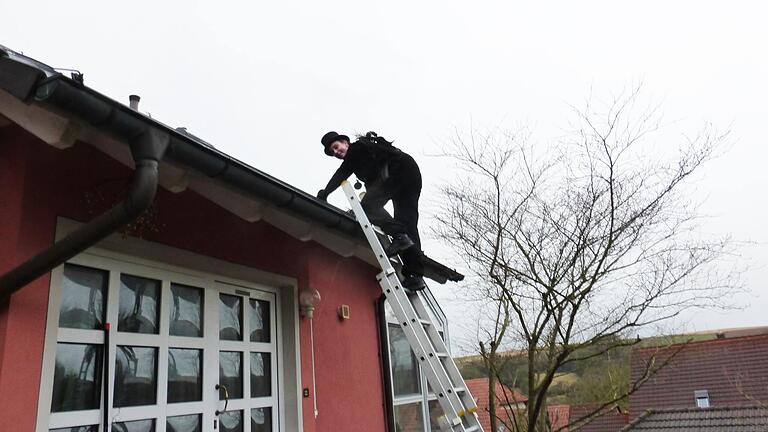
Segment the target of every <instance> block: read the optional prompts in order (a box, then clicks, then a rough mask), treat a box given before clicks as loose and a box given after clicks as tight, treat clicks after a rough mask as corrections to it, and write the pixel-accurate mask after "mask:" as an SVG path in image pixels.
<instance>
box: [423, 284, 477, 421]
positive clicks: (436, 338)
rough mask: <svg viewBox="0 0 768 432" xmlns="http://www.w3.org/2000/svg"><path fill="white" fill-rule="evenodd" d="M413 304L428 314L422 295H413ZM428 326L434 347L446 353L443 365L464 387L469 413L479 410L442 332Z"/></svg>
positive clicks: (456, 384) (455, 381)
mask: <svg viewBox="0 0 768 432" xmlns="http://www.w3.org/2000/svg"><path fill="white" fill-rule="evenodd" d="M411 305H412V306H413V307H414V310H415V311H416V313H417V314H418V315H420V316H424V315H426V313H427V310H426V307H425V306H424V304H423V302H422V299H421V298H420V297H418V296H411ZM426 327H427V328H426V332H427V334H428V336H429V338H430V341H431V343H432V345H433V347H434V348H435V350H436V351H437V352H439V353H442V354H444V357H442V358H441V360H442V362H443V367H444V368H445V370H446V372H447V373H448V376H449V377H450V378H451V381H452V383H453V386H454V388H461V389H463V391H462V392H461V393H460V398H461V400H462V404H463V406H464V407H465V408H466V409H467V411H468V414H469V413H470V412H475V411H476V410H477V403H476V402H475V399H474V398H473V397H472V394H471V393H470V391H469V388H468V387H467V383H466V382H465V381H464V377H463V376H461V372H460V371H459V368H458V366H456V362H454V361H453V358H452V357H451V355H450V353H449V352H448V347H447V345H446V344H445V341H444V340H443V338H442V337H441V336H440V332H438V331H437V328H436V327H435V326H433V325H427V326H426Z"/></svg>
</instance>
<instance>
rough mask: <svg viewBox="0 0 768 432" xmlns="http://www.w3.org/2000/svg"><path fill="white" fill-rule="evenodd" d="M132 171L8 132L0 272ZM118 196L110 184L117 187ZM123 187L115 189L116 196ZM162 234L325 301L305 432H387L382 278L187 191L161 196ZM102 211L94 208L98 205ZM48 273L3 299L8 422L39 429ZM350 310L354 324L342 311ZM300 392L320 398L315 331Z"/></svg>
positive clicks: (2, 135) (0, 351)
mask: <svg viewBox="0 0 768 432" xmlns="http://www.w3.org/2000/svg"><path fill="white" fill-rule="evenodd" d="M130 174H131V170H130V169H128V168H126V167H125V166H123V165H121V164H119V163H117V162H116V161H114V160H113V159H111V158H109V157H108V156H106V155H104V154H103V153H101V152H99V151H98V150H95V149H94V148H92V147H91V146H90V145H88V144H85V143H77V144H76V145H75V146H74V147H72V148H69V149H66V150H58V149H55V148H53V147H51V146H48V145H47V144H45V143H43V142H42V141H40V140H38V139H37V138H35V137H34V136H32V135H30V134H29V133H27V132H26V131H24V130H23V129H21V128H20V127H17V126H15V125H11V126H7V127H4V128H1V129H0V244H1V245H2V246H0V273H4V272H6V271H8V270H9V269H11V268H13V267H14V266H15V265H17V264H19V263H21V262H22V261H23V260H24V259H26V258H28V257H30V256H32V255H33V254H34V253H36V252H38V251H40V250H42V249H44V248H46V247H47V246H49V245H50V244H51V243H52V242H53V240H54V236H55V228H56V221H57V217H60V216H62V217H66V218H69V219H73V220H77V221H81V222H87V221H89V220H90V219H92V218H93V216H94V215H95V214H97V213H98V212H100V211H101V210H103V209H104V208H105V207H101V208H98V209H97V210H98V211H96V212H94V206H93V205H89V204H87V203H86V201H87V200H86V193H87V192H88V191H93V190H94V188H96V187H101V186H100V185H108V184H110V183H111V184H113V185H114V184H117V185H124V184H127V183H126V182H127V180H128V179H129V177H130ZM109 187H112V186H109ZM117 189H119V187H117V188H116V189H115V190H117ZM156 206H157V218H158V219H157V224H156V225H157V226H158V227H159V230H158V231H157V232H150V233H147V235H146V239H147V240H149V241H151V242H156V243H160V244H164V245H168V246H172V247H175V248H180V249H184V250H188V251H191V252H194V253H197V254H201V255H205V256H208V257H213V258H216V259H219V260H225V261H228V262H233V263H236V264H240V265H244V266H248V267H252V268H256V269H259V270H263V271H267V272H271V273H276V274H280V275H284V276H288V277H291V278H295V279H296V280H297V281H298V286H299V288H303V287H307V286H311V287H313V288H315V289H317V290H318V291H320V293H321V294H322V301H321V303H320V304H319V306H318V308H317V309H316V311H315V318H314V346H315V367H316V386H317V395H318V401H317V403H318V411H319V415H318V417H317V418H315V416H314V415H313V410H314V408H313V403H312V398H304V399H303V400H302V402H303V417H304V418H303V424H304V430H305V431H309V432H313V431H359V430H363V429H361V427H363V426H362V425H364V430H369V431H377V430H385V419H384V408H383V404H384V391H383V384H382V371H381V360H380V356H379V352H380V345H379V344H380V341H379V335H378V324H377V316H376V302H377V299H378V298H379V296H380V294H381V292H380V290H379V288H378V285H377V284H376V281H375V278H374V275H375V273H376V270H375V269H374V268H373V267H371V266H369V265H367V264H365V263H363V262H361V261H359V260H358V259H355V258H343V257H341V256H339V255H336V254H334V253H333V252H331V251H329V250H328V249H326V248H324V247H322V246H321V245H319V244H317V243H315V242H312V241H309V242H302V241H299V240H297V239H295V238H293V237H291V236H289V235H287V234H285V233H283V232H281V231H279V230H277V229H275V228H273V227H272V226H270V225H268V224H266V223H264V222H255V223H250V222H247V221H244V220H242V219H240V218H238V217H236V216H235V215H233V214H231V213H230V212H228V211H226V210H224V209H223V208H221V207H219V206H217V205H215V204H213V203H211V202H210V201H208V200H206V199H204V198H203V197H201V196H199V195H197V194H196V193H194V192H191V191H185V192H181V193H177V194H174V193H170V192H168V191H166V190H164V189H162V188H161V189H160V190H159V191H158V196H157V200H156ZM96 207H98V204H97V205H96ZM49 284H50V278H49V275H46V276H43V277H41V278H39V279H38V280H36V281H34V282H32V283H30V284H29V285H28V286H26V287H24V288H23V289H21V290H20V291H18V292H16V293H15V294H14V295H13V296H11V297H10V299H5V300H1V301H0V418H3V419H14V421H15V424H16V427H15V430H19V431H31V430H33V429H34V428H35V421H36V414H37V406H38V392H39V387H40V376H41V364H42V353H43V344H44V332H45V323H46V313H47V306H48V305H47V301H48V289H49ZM340 304H347V305H349V306H350V308H351V310H352V314H353V315H352V319H350V320H347V321H341V320H339V319H338V318H337V316H336V308H337V307H338V306H339V305H340ZM299 333H300V350H301V387H304V388H309V389H312V373H311V357H310V352H311V349H310V335H309V321H308V320H301V322H300V325H299Z"/></svg>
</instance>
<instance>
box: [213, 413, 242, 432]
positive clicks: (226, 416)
mask: <svg viewBox="0 0 768 432" xmlns="http://www.w3.org/2000/svg"><path fill="white" fill-rule="evenodd" d="M219 423H220V424H221V432H243V412H242V411H227V412H225V413H222V414H221V415H219Z"/></svg>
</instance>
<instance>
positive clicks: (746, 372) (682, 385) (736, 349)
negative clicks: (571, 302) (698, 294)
mask: <svg viewBox="0 0 768 432" xmlns="http://www.w3.org/2000/svg"><path fill="white" fill-rule="evenodd" d="M677 350H679V353H678V354H677V355H676V356H675V358H673V359H672V360H671V363H670V364H669V365H667V366H666V367H665V368H663V369H662V370H660V371H659V372H658V373H657V374H656V376H654V377H653V378H651V379H650V380H648V382H647V383H645V385H644V386H642V387H641V388H640V389H639V390H638V391H636V392H635V393H634V394H632V395H631V396H630V413H631V416H632V418H635V417H637V416H638V415H639V414H640V413H642V412H644V411H646V410H648V409H654V408H663V409H670V408H689V407H695V406H696V403H695V399H694V391H696V390H707V391H708V393H709V403H710V405H711V406H713V407H719V406H739V405H749V404H753V403H754V402H753V401H754V400H759V401H768V335H760V336H747V337H738V338H725V339H714V340H707V341H699V342H691V343H689V344H688V345H674V346H671V347H665V348H660V349H657V348H643V349H636V350H634V351H633V352H632V358H631V379H632V382H635V381H636V380H637V379H638V378H639V377H640V375H641V374H642V372H643V370H644V365H645V363H646V361H647V360H648V359H649V358H651V356H652V355H654V353H655V354H656V357H657V359H656V364H659V363H660V362H661V361H663V360H664V359H667V358H669V356H671V355H672V353H674V352H675V351H677Z"/></svg>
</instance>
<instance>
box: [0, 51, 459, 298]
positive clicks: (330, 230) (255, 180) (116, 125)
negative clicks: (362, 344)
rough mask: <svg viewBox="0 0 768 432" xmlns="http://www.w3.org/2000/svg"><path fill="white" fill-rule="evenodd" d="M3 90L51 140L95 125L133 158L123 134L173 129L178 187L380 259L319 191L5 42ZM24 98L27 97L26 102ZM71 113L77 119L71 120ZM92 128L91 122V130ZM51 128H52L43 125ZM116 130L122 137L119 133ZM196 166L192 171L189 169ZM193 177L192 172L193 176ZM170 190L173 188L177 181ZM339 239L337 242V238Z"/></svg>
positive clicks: (438, 269)
mask: <svg viewBox="0 0 768 432" xmlns="http://www.w3.org/2000/svg"><path fill="white" fill-rule="evenodd" d="M0 90H3V92H0V96H2V102H3V103H4V105H6V106H5V108H8V107H9V106H11V105H12V106H11V107H10V108H9V109H11V110H15V111H14V113H15V115H9V114H8V113H6V112H5V111H4V112H3V114H6V117H8V118H9V119H10V120H11V121H13V122H15V123H18V124H20V125H22V127H25V128H29V127H33V126H34V122H35V121H36V119H39V120H41V121H43V120H47V121H48V122H50V123H51V124H54V125H55V127H57V128H59V129H61V130H60V131H59V132H57V135H59V137H53V138H51V139H50V140H48V139H46V142H48V143H49V144H52V145H57V146H59V145H60V146H62V147H66V146H67V145H71V143H60V142H58V141H57V140H59V139H60V137H67V138H66V139H67V140H69V139H72V137H74V139H77V138H79V136H80V130H81V126H82V127H87V128H92V130H93V132H96V133H91V134H88V137H89V143H91V144H94V143H93V142H91V141H98V143H96V144H98V145H96V147H97V148H99V149H101V150H103V151H105V150H109V154H110V155H111V156H113V157H115V158H116V159H118V160H120V161H121V162H123V163H126V164H129V165H130V164H131V163H132V161H131V160H130V155H129V154H128V152H126V151H125V148H123V149H117V150H115V149H116V147H119V146H120V144H122V145H123V147H127V145H126V143H125V141H124V137H126V136H135V134H137V133H139V132H141V131H145V130H148V129H151V130H155V131H161V132H162V133H163V134H167V135H168V136H169V148H168V151H167V152H166V156H165V157H164V158H163V164H162V165H161V168H160V172H161V173H160V174H161V184H163V182H164V180H165V182H166V184H164V186H167V183H168V182H170V183H173V185H174V186H173V187H177V188H178V189H179V190H183V189H185V188H187V187H189V188H190V189H193V190H195V191H196V192H197V193H199V194H201V195H203V196H205V197H206V198H208V199H210V200H212V201H213V202H215V203H217V204H219V205H221V206H222V207H225V208H227V209H228V210H230V211H232V212H233V213H235V214H238V215H239V216H241V217H243V218H245V219H247V220H260V219H264V220H266V221H267V222H268V223H270V224H272V225H274V226H276V227H277V228H279V229H281V230H284V231H286V232H288V233H289V234H291V235H293V236H294V237H297V238H299V239H301V240H309V239H312V240H315V241H317V242H319V243H321V244H323V245H325V246H326V247H330V248H331V249H333V250H335V251H337V252H339V253H342V254H344V255H347V256H348V255H355V256H357V257H359V258H361V259H364V260H366V261H368V262H370V263H371V264H374V265H375V263H376V261H375V257H373V254H372V252H371V251H370V247H368V245H367V242H366V240H365V238H364V235H363V234H362V230H360V228H359V226H358V224H357V222H356V221H355V219H354V217H353V216H352V215H351V214H349V213H347V212H344V211H342V210H340V209H338V208H336V207H334V206H332V205H329V204H327V203H324V202H321V201H319V200H317V199H315V197H314V196H312V195H310V194H308V193H306V192H304V191H301V190H299V189H297V188H295V187H293V186H291V185H289V184H287V183H285V182H282V181H280V180H278V179H276V178H274V177H272V176H270V175H268V174H266V173H264V172H262V171H260V170H258V169H256V168H254V167H252V166H249V165H248V164H246V163H244V162H242V161H239V160H237V159H235V158H233V157H232V156H230V155H228V154H225V153H223V152H221V151H220V150H218V149H216V148H215V147H213V146H212V145H211V144H209V143H207V142H205V141H203V140H201V139H199V138H197V137H195V136H194V135H192V134H190V133H189V132H187V131H186V130H184V129H174V128H172V127H170V126H167V125H165V124H163V123H161V122H159V121H157V120H155V119H152V118H150V117H148V116H146V115H144V114H142V113H140V112H137V111H134V110H132V109H130V108H128V107H127V106H125V105H124V104H121V103H119V102H117V101H115V100H113V99H110V98H109V97H107V96H105V95H104V94H101V93H99V92H97V91H95V90H93V89H91V88H89V87H87V86H85V85H84V84H83V83H82V76H80V80H78V81H76V80H74V79H70V78H68V77H66V76H64V75H62V74H61V73H59V72H57V71H56V70H55V69H53V68H51V67H49V66H47V65H45V64H43V63H41V62H39V61H37V60H34V59H32V58H29V57H26V56H24V55H22V54H20V53H17V52H15V51H13V50H10V49H8V48H6V47H4V46H2V45H0ZM22 103H23V104H22ZM69 121H71V122H73V123H74V125H73V126H71V127H70V126H69V125H67V123H68V122H69ZM90 130H91V129H89V131H90ZM46 132H47V131H46ZM114 138H118V139H117V140H115V139H114ZM190 172H191V173H193V174H192V175H189V173H190ZM190 178H191V179H190ZM170 190H173V189H172V188H171V189H170ZM339 244H341V245H342V246H339V247H336V248H334V247H333V245H339ZM425 267H426V269H425V276H427V277H429V278H431V279H433V280H435V281H437V282H440V283H445V282H446V281H447V280H451V281H459V280H461V279H463V275H461V274H459V273H458V272H456V271H455V270H452V269H450V268H448V267H446V266H444V265H442V264H440V263H438V262H436V261H434V260H432V259H429V258H427V259H426V263H425Z"/></svg>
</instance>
